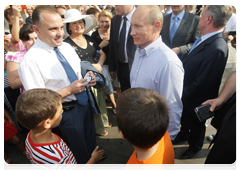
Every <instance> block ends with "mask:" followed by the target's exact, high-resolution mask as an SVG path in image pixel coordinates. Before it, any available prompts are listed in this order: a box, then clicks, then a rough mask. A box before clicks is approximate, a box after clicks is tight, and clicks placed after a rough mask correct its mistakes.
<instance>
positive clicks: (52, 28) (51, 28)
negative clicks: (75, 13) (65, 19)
mask: <svg viewBox="0 0 240 170" xmlns="http://www.w3.org/2000/svg"><path fill="white" fill-rule="evenodd" d="M63 26H64V25H62V26H61V27H60V28H63ZM54 29H58V27H50V28H48V30H54Z"/></svg>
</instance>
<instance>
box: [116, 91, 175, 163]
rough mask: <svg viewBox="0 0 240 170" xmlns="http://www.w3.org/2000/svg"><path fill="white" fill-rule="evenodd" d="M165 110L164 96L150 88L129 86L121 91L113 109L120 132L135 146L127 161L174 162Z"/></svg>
mask: <svg viewBox="0 0 240 170" xmlns="http://www.w3.org/2000/svg"><path fill="white" fill-rule="evenodd" d="M168 114H169V109H168V105H167V102H166V100H165V99H164V98H163V97H162V96H161V95H160V94H159V93H157V92H155V91H153V90H149V89H143V88H131V89H128V90H126V91H124V92H123V93H122V94H121V95H120V97H119V99H118V102H117V113H116V116H117V123H118V129H119V133H120V135H121V136H122V137H123V138H124V139H126V140H127V141H129V142H130V143H131V144H132V145H133V147H134V148H135V151H134V152H133V154H132V156H131V157H130V159H129V160H128V162H127V164H173V163H174V150H173V146H172V142H171V139H170V135H169V133H168V131H167V128H168V123H169V115H168Z"/></svg>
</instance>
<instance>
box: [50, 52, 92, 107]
mask: <svg viewBox="0 0 240 170" xmlns="http://www.w3.org/2000/svg"><path fill="white" fill-rule="evenodd" d="M54 51H55V52H56V54H57V58H58V60H59V61H60V63H61V64H62V66H63V68H64V70H65V71H66V73H67V75H68V78H69V80H70V82H71V83H72V82H74V81H75V80H78V78H77V75H76V73H75V72H74V71H73V69H72V67H71V66H70V64H69V63H68V62H67V60H66V59H65V57H64V56H63V55H62V53H60V51H59V50H58V48H57V47H54ZM75 96H76V97H77V100H78V103H79V104H80V105H84V106H85V105H86V103H87V101H88V96H87V93H86V91H85V90H84V91H82V92H81V93H78V94H75Z"/></svg>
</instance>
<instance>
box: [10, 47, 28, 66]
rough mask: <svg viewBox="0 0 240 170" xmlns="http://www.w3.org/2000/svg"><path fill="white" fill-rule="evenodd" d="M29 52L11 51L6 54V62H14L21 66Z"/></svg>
mask: <svg viewBox="0 0 240 170" xmlns="http://www.w3.org/2000/svg"><path fill="white" fill-rule="evenodd" d="M27 51H28V50H27V49H24V50H21V51H18V52H13V51H9V52H8V53H7V54H6V60H7V62H9V61H12V62H15V63H18V64H19V63H20V61H21V60H22V58H23V56H24V55H25V54H26V52H27Z"/></svg>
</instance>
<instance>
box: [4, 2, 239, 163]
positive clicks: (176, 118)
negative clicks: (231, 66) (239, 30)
mask: <svg viewBox="0 0 240 170" xmlns="http://www.w3.org/2000/svg"><path fill="white" fill-rule="evenodd" d="M195 11H196V13H195V14H194V13H193V5H165V6H164V9H163V11H162V10H161V8H160V6H158V5H147V6H134V5H115V6H113V5H106V6H105V5H77V6H76V7H74V8H73V7H72V6H70V5H10V6H8V7H6V9H5V10H4V17H5V19H6V21H7V22H8V24H9V32H4V140H5V141H10V142H12V143H14V144H15V145H16V146H17V147H18V148H19V149H20V150H21V151H22V152H23V154H25V155H26V156H27V158H28V159H29V160H30V162H31V163H36V164H58V163H60V164H76V163H78V164H85V163H96V162H98V161H101V160H103V159H106V158H107V156H106V154H105V153H104V150H98V149H99V147H98V146H96V135H99V136H106V135H108V131H107V129H106V128H109V127H112V123H111V122H109V119H108V112H107V107H106V102H110V103H111V105H112V113H113V114H116V119H117V124H118V129H119V133H120V135H121V136H122V137H123V139H125V140H127V141H128V142H130V144H131V145H133V147H134V149H135V151H134V152H133V154H132V155H129V157H130V158H129V161H128V162H126V163H128V164H142V163H144V164H173V163H174V157H175V156H174V150H173V145H175V144H178V143H179V142H181V141H184V140H187V141H188V144H189V148H188V149H187V150H186V151H185V152H184V153H183V155H182V159H190V158H192V157H194V155H195V154H196V153H197V152H198V151H200V150H201V149H202V146H203V141H204V137H205V131H206V126H205V121H203V122H200V121H199V119H198V118H197V116H196V113H195V111H194V108H196V107H198V106H200V105H202V104H210V105H211V106H212V107H211V108H210V110H211V111H212V112H213V111H214V110H215V111H216V113H217V112H220V113H221V117H220V118H218V117H217V116H216V119H218V120H217V123H218V126H216V127H215V126H214V127H215V128H216V129H217V134H216V135H215V137H214V139H213V141H212V142H214V143H215V144H214V146H213V147H212V149H211V151H210V153H209V155H208V157H207V159H206V163H210V164H211V163H233V162H235V160H236V99H235V92H236V72H235V73H233V74H232V75H231V76H230V77H229V79H228V80H227V82H226V84H225V86H224V88H223V90H222V92H221V93H220V95H219V97H218V92H219V86H220V83H221V79H222V75H223V72H224V69H225V66H226V62H227V59H228V45H227V41H231V43H232V46H233V47H234V48H236V16H235V14H234V13H233V12H232V11H233V9H232V6H230V5H204V6H202V5H197V6H196V9H195ZM26 14H27V15H26ZM23 16H24V17H23ZM23 18H24V19H23ZM234 31H235V35H234ZM230 32H232V35H230ZM114 90H116V92H117V98H116V99H115V96H114ZM210 99H211V100H210ZM222 105H223V106H222ZM221 106H222V107H221ZM223 108H224V109H223ZM219 115H220V114H219ZM214 119H215V117H214ZM216 119H215V120H216ZM234 121H235V124H234ZM229 124H230V125H231V126H229ZM234 130H235V131H234ZM18 131H21V132H23V133H26V134H27V138H26V141H25V145H24V142H23V141H21V140H20V139H19V138H18V137H17V136H16V134H17V133H18ZM229 132H231V133H229ZM226 133H227V134H228V136H227V137H226V135H224V134H226ZM229 138H230V140H229ZM229 141H230V142H231V145H230V146H229V147H228V148H227V149H225V150H222V149H221V151H220V149H219V148H221V147H222V146H224V145H225V144H226V143H225V142H228V143H229ZM4 158H5V161H6V162H7V163H12V162H11V160H10V159H9V158H8V157H7V154H5V153H4Z"/></svg>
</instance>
